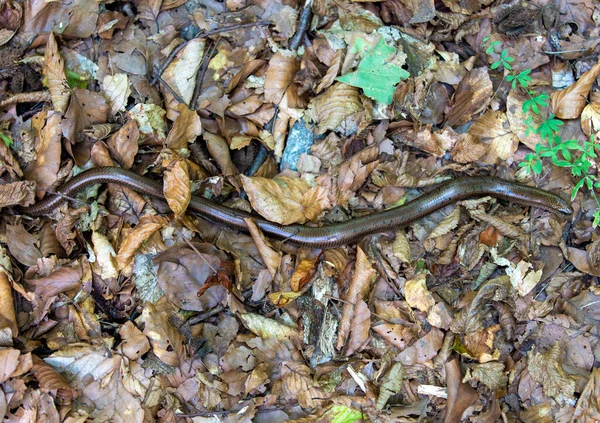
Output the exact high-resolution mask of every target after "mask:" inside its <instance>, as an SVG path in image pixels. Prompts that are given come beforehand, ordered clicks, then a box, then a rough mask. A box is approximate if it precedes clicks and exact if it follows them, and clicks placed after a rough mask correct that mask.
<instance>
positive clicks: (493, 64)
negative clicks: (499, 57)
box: [490, 61, 502, 69]
mask: <svg viewBox="0 0 600 423" xmlns="http://www.w3.org/2000/svg"><path fill="white" fill-rule="evenodd" d="M501 64H502V62H500V61H498V62H494V63H492V66H490V68H492V69H498V68H499V67H500V65H501Z"/></svg>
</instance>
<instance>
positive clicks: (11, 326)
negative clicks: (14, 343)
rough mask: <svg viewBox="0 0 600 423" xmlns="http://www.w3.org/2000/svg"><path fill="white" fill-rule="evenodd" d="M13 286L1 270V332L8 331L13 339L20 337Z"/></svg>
mask: <svg viewBox="0 0 600 423" xmlns="http://www.w3.org/2000/svg"><path fill="white" fill-rule="evenodd" d="M13 301H14V299H13V294H12V285H11V283H10V280H9V277H8V275H7V273H6V271H4V270H0V330H5V329H8V330H10V334H11V337H12V338H16V337H17V336H18V335H19V327H18V326H17V318H16V314H15V305H14V302H13Z"/></svg>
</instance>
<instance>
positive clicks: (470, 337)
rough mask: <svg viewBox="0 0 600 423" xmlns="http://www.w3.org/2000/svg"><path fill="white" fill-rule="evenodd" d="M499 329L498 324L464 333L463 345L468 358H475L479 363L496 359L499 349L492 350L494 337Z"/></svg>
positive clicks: (498, 355)
mask: <svg viewBox="0 0 600 423" xmlns="http://www.w3.org/2000/svg"><path fill="white" fill-rule="evenodd" d="M499 330H500V325H492V326H490V327H487V328H485V329H482V330H480V331H478V332H471V333H467V334H465V336H464V339H463V345H464V347H465V348H466V350H467V353H468V355H469V358H472V359H476V360H477V361H479V362H480V363H487V362H490V361H492V360H498V358H500V351H498V350H494V338H495V334H496V332H498V331H499Z"/></svg>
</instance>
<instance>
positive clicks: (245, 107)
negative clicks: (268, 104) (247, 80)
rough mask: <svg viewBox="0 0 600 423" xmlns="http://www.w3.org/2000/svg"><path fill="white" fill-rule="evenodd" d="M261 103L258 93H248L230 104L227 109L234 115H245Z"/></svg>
mask: <svg viewBox="0 0 600 423" xmlns="http://www.w3.org/2000/svg"><path fill="white" fill-rule="evenodd" d="M262 105H263V101H262V98H261V97H260V96H258V95H250V96H248V97H245V98H244V99H243V100H240V101H239V102H237V103H234V104H232V105H231V106H229V107H228V108H227V111H228V112H229V113H231V114H233V115H236V116H245V115H249V114H251V113H254V112H256V111H257V110H258V109H259V108H260V107H261V106H262Z"/></svg>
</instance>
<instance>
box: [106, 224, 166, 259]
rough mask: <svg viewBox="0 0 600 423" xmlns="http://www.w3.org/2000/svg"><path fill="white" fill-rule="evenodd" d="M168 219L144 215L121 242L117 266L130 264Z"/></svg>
mask: <svg viewBox="0 0 600 423" xmlns="http://www.w3.org/2000/svg"><path fill="white" fill-rule="evenodd" d="M168 222H169V221H168V219H167V218H166V217H162V216H152V215H148V214H146V215H144V216H142V218H141V219H140V223H139V224H138V225H137V226H136V227H135V228H134V229H133V230H132V231H131V232H130V233H129V234H128V235H127V238H125V239H124V240H123V242H122V243H121V248H119V252H118V254H117V266H118V269H119V270H122V269H124V268H125V267H126V266H127V265H129V264H130V263H131V262H132V260H133V258H134V257H135V253H136V252H137V250H138V249H139V248H140V247H141V246H142V244H143V243H144V242H146V240H148V239H149V238H150V236H151V235H152V234H153V233H154V232H156V231H158V230H159V229H160V228H162V227H163V226H165V225H166V224H168Z"/></svg>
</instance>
